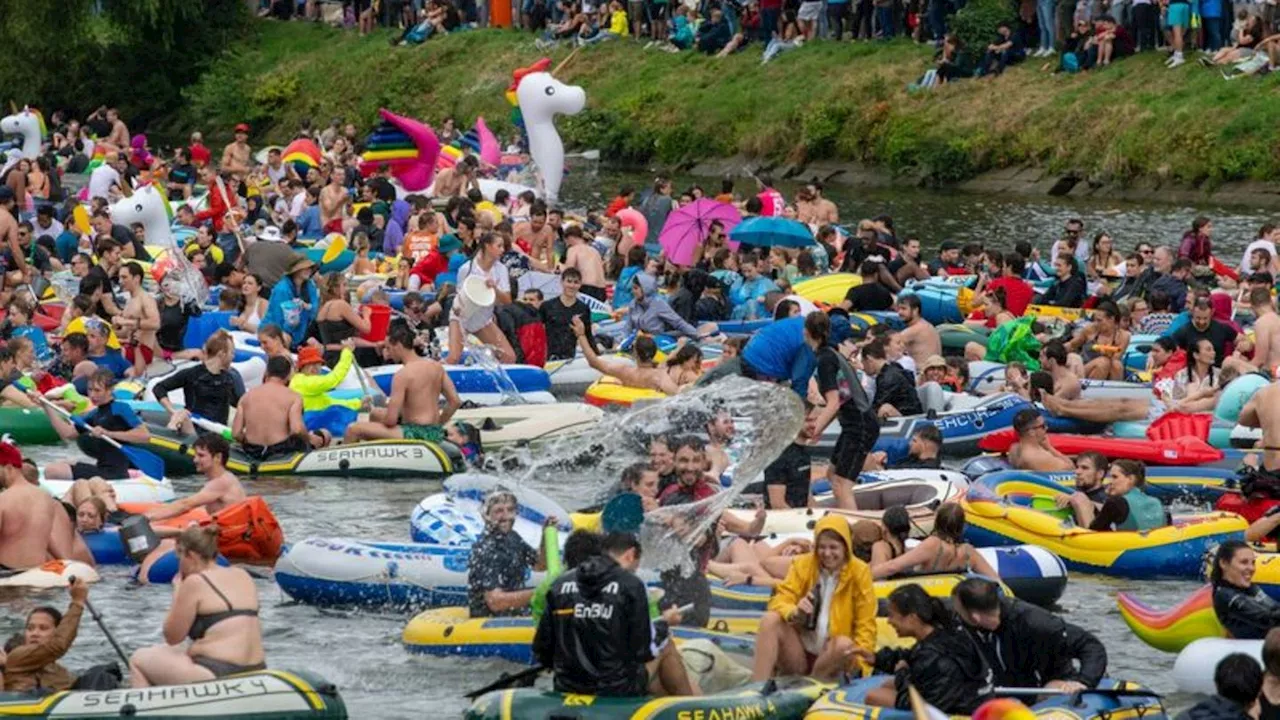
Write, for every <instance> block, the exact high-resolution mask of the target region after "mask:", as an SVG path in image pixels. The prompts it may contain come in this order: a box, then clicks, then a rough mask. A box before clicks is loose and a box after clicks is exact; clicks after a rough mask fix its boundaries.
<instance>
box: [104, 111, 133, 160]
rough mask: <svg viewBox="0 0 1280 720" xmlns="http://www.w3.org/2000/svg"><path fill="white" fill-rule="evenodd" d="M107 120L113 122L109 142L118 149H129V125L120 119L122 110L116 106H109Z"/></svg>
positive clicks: (108, 137)
mask: <svg viewBox="0 0 1280 720" xmlns="http://www.w3.org/2000/svg"><path fill="white" fill-rule="evenodd" d="M107 122H108V123H110V124H111V134H110V135H108V136H107V140H106V142H107V144H108V145H110V146H112V147H114V148H115V149H116V150H126V149H128V148H129V127H128V126H127V125H125V124H124V121H123V120H121V119H120V111H119V110H116V109H115V108H108V109H107Z"/></svg>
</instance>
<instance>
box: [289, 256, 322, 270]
mask: <svg viewBox="0 0 1280 720" xmlns="http://www.w3.org/2000/svg"><path fill="white" fill-rule="evenodd" d="M315 266H316V264H315V262H314V261H312V259H311V258H309V257H307V256H306V255H299V256H297V257H295V258H294V259H293V262H291V263H289V269H288V270H286V271H285V275H292V274H294V273H296V272H298V271H299V270H305V269H307V268H313V267H315Z"/></svg>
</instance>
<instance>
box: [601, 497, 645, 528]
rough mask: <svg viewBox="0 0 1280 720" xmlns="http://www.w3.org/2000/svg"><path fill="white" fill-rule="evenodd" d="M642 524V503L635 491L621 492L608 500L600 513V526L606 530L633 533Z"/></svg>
mask: <svg viewBox="0 0 1280 720" xmlns="http://www.w3.org/2000/svg"><path fill="white" fill-rule="evenodd" d="M643 524H644V503H643V501H642V500H641V498H640V496H639V495H637V494H636V493H622V494H620V495H618V496H617V497H615V498H613V499H612V500H610V501H609V502H608V503H607V504H606V505H605V506H604V510H603V511H601V513H600V526H601V528H602V529H603V530H604V531H605V532H607V533H610V532H626V533H635V532H639V531H640V526H641V525H643Z"/></svg>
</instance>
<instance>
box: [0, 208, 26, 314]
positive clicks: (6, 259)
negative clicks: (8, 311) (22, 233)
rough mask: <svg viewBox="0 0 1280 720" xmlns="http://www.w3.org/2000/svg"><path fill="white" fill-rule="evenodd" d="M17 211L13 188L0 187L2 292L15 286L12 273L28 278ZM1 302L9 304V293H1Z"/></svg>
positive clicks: (0, 288) (0, 285) (0, 276)
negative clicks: (19, 240) (12, 281)
mask: <svg viewBox="0 0 1280 720" xmlns="http://www.w3.org/2000/svg"><path fill="white" fill-rule="evenodd" d="M17 211H18V204H17V202H16V201H15V200H14V195H13V188H11V187H9V186H8V185H0V273H3V274H0V291H7V290H9V289H10V288H11V287H12V286H13V285H15V283H11V282H10V273H11V272H19V273H22V276H23V277H26V276H27V271H28V270H27V256H26V255H25V253H24V252H23V249H22V246H21V245H20V244H19V243H18V221H17V219H16V218H15V214H16V213H17ZM13 279H17V278H13ZM0 301H3V302H6V303H7V302H8V293H7V292H0Z"/></svg>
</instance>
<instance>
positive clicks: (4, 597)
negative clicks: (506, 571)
mask: <svg viewBox="0 0 1280 720" xmlns="http://www.w3.org/2000/svg"><path fill="white" fill-rule="evenodd" d="M679 180H681V182H678V184H677V187H678V188H683V187H686V186H687V184H686V183H684V182H683V180H684V179H679ZM698 182H701V183H702V184H703V185H704V187H707V188H708V189H711V190H714V188H715V185H716V184H718V183H716V182H715V181H714V180H710V181H709V180H706V179H701V180H698ZM623 183H628V184H632V185H635V186H638V187H643V186H644V185H646V184H647V183H648V179H647V178H646V177H644V176H637V175H635V174H632V175H630V176H624V175H618V174H612V173H601V174H600V175H595V174H593V173H591V172H589V171H588V170H586V169H581V168H580V169H578V170H577V171H575V172H574V173H573V174H571V175H570V176H569V179H568V186H567V188H566V197H567V198H568V200H569V202H568V204H569V205H571V206H572V205H576V206H578V207H582V206H586V205H599V206H603V204H604V203H606V202H607V201H608V199H609V197H611V196H612V193H613V192H614V191H615V190H616V187H617V186H618V185H620V184H623ZM595 193H602V194H599V195H597V194H595ZM828 195H829V196H830V197H831V198H832V199H834V200H835V201H836V202H837V203H838V204H839V205H840V207H841V212H842V216H843V217H844V218H845V219H846V221H856V220H857V218H859V217H867V216H872V215H876V214H880V213H888V214H890V215H892V216H893V217H894V218H895V220H896V221H897V223H898V227H899V232H900V234H907V233H918V234H919V235H920V236H921V237H922V238H924V239H925V240H926V242H927V243H929V244H934V243H936V242H938V241H941V240H942V239H944V238H953V239H957V240H964V241H971V240H972V241H983V242H986V243H988V244H990V245H991V246H994V247H1000V248H1003V247H1008V246H1011V245H1012V243H1013V242H1014V241H1015V240H1019V239H1027V240H1031V241H1032V242H1034V243H1036V244H1037V245H1038V246H1039V247H1041V248H1043V249H1047V246H1048V243H1049V242H1050V241H1051V240H1052V239H1053V238H1055V237H1057V235H1058V233H1059V231H1060V229H1061V227H1062V224H1063V222H1064V221H1065V220H1066V219H1068V218H1070V217H1080V218H1082V219H1083V220H1084V221H1085V226H1086V231H1087V232H1090V233H1092V232H1094V231H1096V230H1097V229H1106V230H1108V231H1110V232H1112V233H1114V235H1115V237H1116V240H1117V243H1116V244H1117V247H1118V248H1119V249H1122V250H1123V251H1128V250H1130V249H1131V248H1132V247H1133V246H1134V245H1135V244H1136V243H1137V242H1138V241H1140V240H1148V241H1151V242H1165V243H1174V242H1176V241H1177V240H1178V239H1179V238H1180V237H1181V234H1182V232H1183V231H1184V229H1185V228H1186V227H1188V226H1189V225H1190V221H1191V219H1192V218H1193V217H1194V216H1195V215H1197V214H1206V215H1209V216H1210V217H1212V218H1213V219H1214V221H1215V225H1216V226H1217V230H1218V232H1217V234H1216V238H1217V242H1218V243H1219V246H1220V247H1224V248H1229V249H1233V250H1234V251H1235V252H1233V253H1232V254H1231V255H1230V256H1229V257H1238V255H1237V253H1238V252H1239V249H1240V248H1242V247H1243V246H1244V245H1245V244H1246V243H1247V242H1248V241H1249V239H1251V238H1252V237H1253V234H1254V232H1255V231H1256V229H1257V227H1258V226H1259V225H1261V224H1262V223H1263V222H1266V221H1267V218H1266V217H1265V216H1264V215H1262V214H1260V213H1249V212H1241V211H1239V210H1231V211H1225V210H1221V209H1215V208H1209V207H1200V208H1189V207H1175V206H1169V207H1155V206H1134V205H1123V206H1115V207H1112V206H1107V205H1104V204H1100V203H1097V202H1089V203H1077V202H1072V201H1059V200H1044V201H1037V202H1027V201H1025V200H1001V199H996V198H990V197H978V196H967V195H948V194H936V193H921V192H908V191H900V190H894V191H875V192H869V191H862V190H858V191H852V190H848V189H845V188H841V187H839V186H834V185H833V186H832V187H831V188H830V189H829V191H828ZM24 450H26V451H27V452H28V453H29V454H30V455H31V456H33V457H34V458H35V459H36V460H37V461H38V462H41V463H44V462H48V461H51V460H54V459H65V458H68V457H71V456H72V455H73V452H72V451H71V450H70V449H68V448H56V447H55V448H25V449H24ZM175 484H176V486H177V488H178V491H179V493H189V492H192V491H193V490H195V489H196V488H197V487H198V482H196V481H194V480H191V479H179V480H178V481H177V482H176V483H175ZM246 487H247V489H248V490H249V492H251V493H253V494H261V495H263V496H266V497H267V499H268V502H269V503H270V504H271V506H272V508H273V510H274V512H275V514H276V516H277V517H278V518H279V520H280V522H281V524H282V525H283V527H284V530H285V533H286V537H287V539H289V540H292V541H297V540H301V539H303V538H305V537H308V536H313V535H314V536H328V537H355V538H364V539H387V540H406V539H407V538H408V518H409V513H410V511H411V509H412V508H413V507H414V505H415V504H417V502H418V501H419V500H421V499H422V498H423V497H424V496H425V495H427V494H429V493H431V492H434V491H436V490H437V489H438V484H436V483H431V482H425V481H405V482H382V481H369V480H359V481H343V480H334V479H303V478H289V479H272V480H258V481H248V482H246ZM103 576H104V581H103V582H101V583H98V584H97V585H95V586H94V587H93V589H92V591H91V593H90V598H91V600H92V601H93V602H94V603H95V605H96V607H97V608H98V610H99V611H100V612H101V613H102V615H103V617H104V619H105V622H106V624H107V626H108V627H109V628H110V629H111V631H112V632H113V633H114V635H115V637H116V638H117V640H119V641H120V643H121V644H122V645H123V646H124V647H125V648H126V651H129V650H132V649H135V648H138V647H141V646H144V645H147V644H152V643H157V642H160V627H161V624H162V623H163V621H164V616H165V613H166V611H167V609H168V606H169V601H170V597H171V593H170V590H169V588H168V587H136V586H133V585H131V584H129V583H128V582H127V571H126V570H125V569H123V568H106V569H104V571H103ZM258 585H259V591H260V595H261V600H262V625H263V628H264V634H265V641H266V648H267V655H268V659H269V662H270V663H271V665H272V666H273V667H277V668H294V669H308V670H311V671H313V672H315V673H318V674H319V675H321V676H323V677H325V678H326V679H328V680H329V681H331V682H333V683H335V684H336V685H337V686H338V687H339V689H340V691H341V693H342V695H343V697H344V699H345V701H346V703H347V705H348V707H349V708H350V709H351V714H352V717H362V718H363V717H377V718H421V717H455V716H457V715H458V714H459V713H461V711H462V710H463V709H464V708H465V707H466V701H465V700H464V699H463V698H462V694H463V693H464V692H466V691H467V690H468V689H472V688H475V687H478V686H482V685H485V684H487V683H488V682H490V681H492V680H493V679H495V678H496V676H497V674H498V673H499V672H501V671H504V670H506V671H510V670H513V669H514V667H513V666H512V665H510V664H509V663H504V662H498V661H481V660H467V659H441V658H427V657H418V656H411V655H409V654H408V653H406V652H405V651H404V650H403V649H402V647H401V645H400V634H401V631H402V630H403V628H404V625H405V623H406V622H407V621H408V619H409V618H408V616H405V615H396V614H376V613H368V612H339V611H328V610H320V609H317V608H314V607H308V606H303V605H298V604H294V603H292V602H291V601H289V599H288V598H287V597H286V596H285V595H284V593H283V592H281V591H280V589H279V588H278V587H277V586H276V585H275V584H274V583H273V582H272V581H271V580H269V579H262V580H260V581H259V582H258ZM1197 585H1198V583H1196V582H1193V581H1159V582H1156V581H1143V582H1128V581H1122V580H1114V579H1107V578H1099V577H1086V576H1075V577H1073V578H1072V580H1071V583H1070V585H1069V587H1068V589H1067V591H1066V594H1065V596H1064V597H1063V600H1062V602H1061V607H1062V612H1063V613H1064V616H1065V617H1066V618H1067V619H1068V620H1070V621H1071V622H1075V623H1077V624H1080V625H1082V626H1084V627H1085V628H1088V629H1089V630H1091V631H1093V632H1094V633H1095V634H1097V635H1098V637H1100V638H1101V639H1102V640H1103V641H1104V642H1105V644H1106V646H1107V649H1108V652H1109V654H1110V658H1111V662H1110V673H1111V674H1112V675H1113V676H1115V677H1120V678H1126V679H1130V680H1136V681H1139V682H1142V683H1145V684H1147V685H1149V686H1151V687H1153V688H1154V689H1156V690H1160V691H1165V692H1172V690H1173V687H1172V683H1171V681H1170V680H1169V679H1168V678H1167V675H1168V671H1169V670H1170V669H1171V668H1172V666H1173V660H1174V656H1173V655H1169V654H1165V653H1162V652H1159V651H1156V650H1153V649H1151V648H1149V647H1147V646H1146V645H1144V644H1142V643H1141V642H1139V641H1137V640H1136V639H1135V638H1134V636H1133V635H1132V634H1131V633H1130V632H1129V630H1128V629H1127V628H1126V627H1125V626H1124V623H1123V621H1122V620H1121V618H1120V615H1119V613H1118V611H1117V610H1116V607H1115V600H1114V595H1115V593H1116V592H1117V591H1119V590H1129V591H1134V592H1136V593H1137V594H1138V595H1139V596H1140V597H1141V598H1142V599H1143V600H1145V601H1148V602H1150V603H1152V604H1155V605H1158V606H1161V607H1167V606H1170V605H1172V604H1174V603H1176V602H1178V601H1179V600H1181V599H1182V598H1184V597H1185V596H1186V595H1187V594H1189V593H1190V592H1191V591H1192V590H1194V589H1195V588H1196V587H1197ZM65 603H66V596H65V592H64V591H46V592H42V593H31V592H27V591H14V590H0V637H8V636H9V635H10V634H11V633H13V632H17V631H18V630H19V629H20V628H21V625H22V622H23V619H24V618H25V616H26V614H27V612H28V611H29V610H30V609H31V608H33V607H35V606H37V605H42V604H53V605H56V606H60V607H61V606H64V605H65ZM113 659H114V657H113V654H112V650H111V648H110V645H109V644H108V643H106V642H105V638H104V637H103V635H102V633H101V631H100V630H99V629H98V628H97V627H96V626H95V625H94V624H93V622H92V621H91V620H90V619H89V618H87V617H86V618H85V621H84V622H83V623H82V625H81V630H80V636H79V640H78V641H77V643H76V644H75V646H74V647H73V649H72V650H71V652H70V653H69V654H68V655H67V657H66V658H65V663H64V664H65V665H67V666H68V667H70V668H72V669H78V668H84V667H87V666H89V665H92V664H95V663H100V662H107V661H110V660H113ZM1168 700H1169V702H1170V705H1171V706H1173V707H1184V706H1186V705H1187V704H1188V702H1189V698H1186V697H1178V696H1171V697H1170V698H1168Z"/></svg>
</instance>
